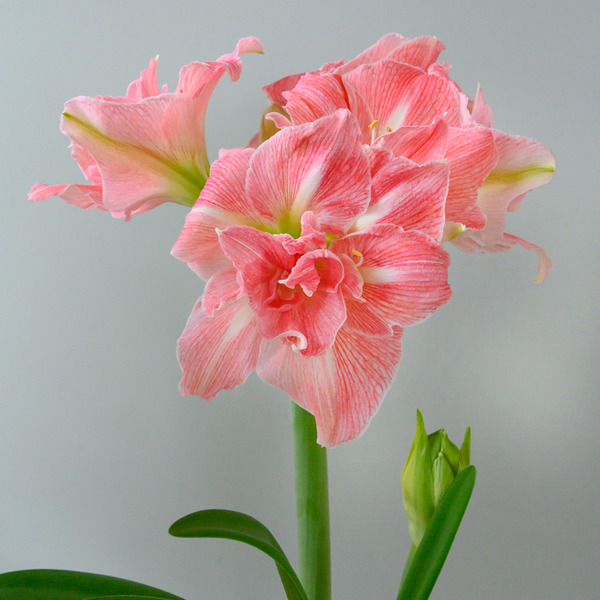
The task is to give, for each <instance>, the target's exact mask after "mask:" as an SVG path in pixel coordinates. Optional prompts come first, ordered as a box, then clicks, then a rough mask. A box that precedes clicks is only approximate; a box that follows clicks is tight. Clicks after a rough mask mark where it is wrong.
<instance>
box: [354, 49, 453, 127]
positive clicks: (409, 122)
mask: <svg viewBox="0 0 600 600" xmlns="http://www.w3.org/2000/svg"><path fill="white" fill-rule="evenodd" d="M343 79H344V83H345V84H346V85H347V86H351V87H353V88H354V89H355V90H356V91H357V92H358V93H359V94H360V95H361V96H362V97H363V98H364V100H365V101H366V103H367V105H368V106H369V107H370V109H371V111H372V114H373V119H375V120H376V121H377V123H376V125H374V127H373V131H374V136H375V137H379V136H381V135H384V134H386V133H389V132H390V131H394V130H395V129H398V128H399V127H403V126H404V127H409V126H422V125H430V124H431V123H433V121H434V119H436V117H441V116H444V118H445V120H446V122H447V123H448V124H449V125H458V124H459V97H458V92H457V90H456V88H455V86H454V85H453V84H452V83H451V82H450V81H449V80H448V79H446V78H443V77H439V76H437V75H435V74H429V73H425V72H424V71H423V70H422V69H419V68H417V67H412V66H410V65H406V64H402V63H398V62H396V61H393V60H383V61H380V62H378V63H375V64H373V65H365V66H362V67H358V68H357V69H355V70H354V71H352V72H350V73H347V74H346V75H344V77H343Z"/></svg>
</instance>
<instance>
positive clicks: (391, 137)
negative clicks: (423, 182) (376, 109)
mask: <svg viewBox="0 0 600 600" xmlns="http://www.w3.org/2000/svg"><path fill="white" fill-rule="evenodd" d="M377 145H379V146H381V147H382V148H387V149H388V150H391V152H392V153H393V154H394V156H404V157H405V158H410V159H411V160H413V161H414V162H417V163H426V162H429V161H432V160H441V159H442V158H444V156H445V155H446V148H447V146H448V126H447V125H446V122H445V121H444V120H443V119H435V120H434V122H433V123H432V124H431V125H424V126H421V127H400V128H398V129H396V130H395V131H392V132H391V133H387V134H385V135H382V136H381V137H380V138H379V140H378V142H377Z"/></svg>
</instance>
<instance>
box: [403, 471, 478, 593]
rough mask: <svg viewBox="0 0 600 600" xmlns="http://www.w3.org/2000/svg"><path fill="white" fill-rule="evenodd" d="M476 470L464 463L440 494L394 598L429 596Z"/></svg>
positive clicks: (444, 558) (455, 529)
mask: <svg viewBox="0 0 600 600" xmlns="http://www.w3.org/2000/svg"><path fill="white" fill-rule="evenodd" d="M476 474H477V471H476V469H475V467H474V466H472V465H471V466H469V467H466V468H465V469H464V470H462V471H461V472H460V473H459V474H458V475H457V476H456V479H455V480H454V481H453V482H452V484H451V485H450V487H449V488H448V489H447V490H446V493H445V494H444V495H443V496H442V499H441V500H440V503H439V504H438V506H437V508H436V509H435V512H434V513H433V517H432V518H431V522H430V523H429V525H428V527H427V529H426V530H425V534H424V535H423V539H422V540H421V542H420V544H419V546H418V548H417V550H416V552H415V553H414V555H413V554H412V553H411V556H410V557H409V558H410V559H411V560H409V561H408V562H407V564H406V567H405V571H404V573H403V575H402V583H401V584H400V591H399V592H398V600H427V598H429V595H430V594H431V590H433V586H434V585H435V582H436V581H437V578H438V576H439V574H440V571H441V570H442V567H443V566H444V562H445V561H446V557H447V556H448V552H450V547H451V546H452V542H453V541H454V537H455V536H456V532H457V531H458V528H459V526H460V522H461V520H462V518H463V515H464V514H465V511H466V510H467V505H468V504H469V500H470V498H471V493H472V492H473V487H474V486H475V477H476Z"/></svg>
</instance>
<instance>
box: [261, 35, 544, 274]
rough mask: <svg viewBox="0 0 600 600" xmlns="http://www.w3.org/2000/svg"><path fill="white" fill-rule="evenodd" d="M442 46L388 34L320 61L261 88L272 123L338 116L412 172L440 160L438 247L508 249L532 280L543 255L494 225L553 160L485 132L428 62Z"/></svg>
mask: <svg viewBox="0 0 600 600" xmlns="http://www.w3.org/2000/svg"><path fill="white" fill-rule="evenodd" d="M443 48H444V46H443V44H442V43H441V42H439V40H437V39H436V38H432V37H420V38H416V39H414V40H409V39H407V38H404V37H402V36H400V35H398V34H388V35H386V36H384V37H383V38H381V39H380V40H379V41H378V42H377V43H376V44H375V45H374V46H372V47H371V48H369V49H367V50H366V51H365V52H363V53H362V54H360V55H359V56H358V57H357V58H355V59H354V60H352V61H350V62H349V63H344V62H343V61H340V62H337V63H329V64H327V65H324V66H323V67H321V69H319V70H318V71H315V72H312V73H305V74H300V75H293V76H289V77H286V78H283V79H281V80H279V81H277V82H275V83H274V84H271V85H270V86H267V87H265V88H264V90H265V92H266V93H267V95H268V96H269V99H270V100H271V101H272V102H274V103H275V104H276V105H277V106H280V107H282V108H283V109H284V110H285V112H286V113H287V115H288V117H289V121H288V120H286V118H285V116H282V115H281V114H273V115H272V118H273V120H274V122H275V123H276V124H277V126H278V127H285V126H288V125H289V124H290V123H291V124H294V125H297V124H301V123H307V122H310V121H313V120H315V119H318V118H321V117H323V116H325V115H328V114H331V113H332V112H333V111H335V110H338V109H340V108H346V109H348V110H350V111H352V113H353V114H354V115H355V116H356V118H357V120H358V122H359V124H360V127H361V132H362V139H363V142H364V143H366V144H371V145H373V146H374V147H381V148H386V149H388V150H390V151H391V152H392V154H393V155H394V156H405V157H407V158H410V159H411V160H413V161H415V162H417V163H420V164H423V163H426V162H429V161H433V160H441V159H446V160H447V161H448V163H449V166H450V186H449V190H448V198H447V201H446V226H445V235H444V240H452V241H453V242H454V243H455V244H456V245H457V246H459V247H460V248H462V249H463V250H467V251H475V250H477V251H482V252H499V251H503V250H507V249H508V248H510V246H512V245H514V244H515V243H517V244H520V245H521V246H523V247H525V248H527V249H535V250H537V252H538V255H539V257H540V266H539V277H538V280H541V279H543V277H544V275H545V273H546V272H547V271H548V269H549V267H550V261H549V260H548V257H547V256H546V254H545V252H544V251H543V250H541V248H539V247H537V246H535V245H533V244H531V243H529V242H525V241H524V240H521V239H519V238H516V237H514V236H510V235H508V234H505V233H504V225H505V220H506V212H507V210H516V208H518V206H519V202H520V199H521V198H522V196H523V195H524V194H525V193H526V192H527V191H529V190H531V189H532V188H534V187H537V186H538V185H541V184H542V183H546V182H548V181H549V180H550V179H551V178H552V174H553V172H554V168H555V164H554V157H553V155H552V153H551V152H550V150H548V148H547V147H545V146H544V145H543V144H540V143H539V142H535V141H533V140H527V139H526V138H520V137H517V136H510V135H507V134H504V133H502V132H500V131H497V130H494V129H493V127H492V116H491V110H490V108H489V106H487V105H486V104H485V103H484V102H483V97H482V94H481V91H480V90H478V93H477V96H476V98H475V101H471V100H469V98H468V97H467V96H466V95H465V94H464V93H463V92H462V91H461V89H460V88H459V87H458V86H457V85H456V83H455V82H453V81H452V80H451V79H450V77H449V75H448V73H449V70H450V65H448V64H447V63H436V62H435V61H436V60H437V57H438V55H439V53H440V52H441V51H442V50H443ZM279 112H282V111H281V110H280V111H279ZM500 184H501V185H500Z"/></svg>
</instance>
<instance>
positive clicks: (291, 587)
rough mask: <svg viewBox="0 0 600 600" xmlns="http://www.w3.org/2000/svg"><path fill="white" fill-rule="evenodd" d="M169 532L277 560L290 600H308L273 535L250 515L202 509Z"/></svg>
mask: <svg viewBox="0 0 600 600" xmlns="http://www.w3.org/2000/svg"><path fill="white" fill-rule="evenodd" d="M169 533H170V534H171V535H173V536H175V537H184V538H204V537H207V538H222V539H229V540H234V541H238V542H243V543H244V544H249V545H250V546H253V547H254V548H257V549H258V550H261V551H262V552H264V553H265V554H266V555H267V556H269V557H270V558H272V559H273V560H274V561H275V564H276V566H277V571H278V572H279V577H280V579H281V583H282V584H283V587H284V590H285V593H286V595H287V598H288V600H307V597H306V593H305V591H304V588H303V587H302V584H301V583H300V580H299V579H298V576H297V575H296V572H295V571H294V569H293V568H292V565H291V564H290V562H289V560H288V559H287V557H286V555H285V553H284V552H283V550H282V549H281V546H280V545H279V543H278V542H277V540H276V539H275V537H274V536H273V534H272V533H271V532H270V531H269V529H267V527H266V526H265V525H263V524H262V523H261V522H260V521H258V520H257V519H255V518H254V517H251V516H250V515H246V514H244V513H240V512H236V511H232V510H222V509H209V510H201V511H199V512H195V513H192V514H190V515H187V516H185V517H182V518H181V519H179V520H177V521H176V522H175V523H173V525H171V527H170V528H169Z"/></svg>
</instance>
